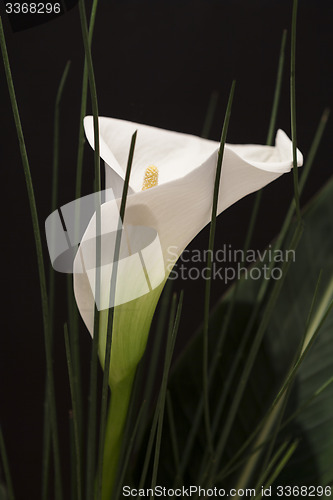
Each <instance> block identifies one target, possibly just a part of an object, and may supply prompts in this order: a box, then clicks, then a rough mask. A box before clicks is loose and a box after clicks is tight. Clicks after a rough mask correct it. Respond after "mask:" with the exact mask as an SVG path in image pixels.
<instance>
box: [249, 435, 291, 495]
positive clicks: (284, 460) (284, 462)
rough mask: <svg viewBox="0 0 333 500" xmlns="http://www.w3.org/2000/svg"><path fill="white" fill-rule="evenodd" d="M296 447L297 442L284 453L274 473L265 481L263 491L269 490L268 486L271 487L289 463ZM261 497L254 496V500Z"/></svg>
mask: <svg viewBox="0 0 333 500" xmlns="http://www.w3.org/2000/svg"><path fill="white" fill-rule="evenodd" d="M297 446H298V441H294V442H293V443H292V444H291V445H290V446H289V448H288V450H287V452H286V453H285V455H284V456H283V458H282V459H281V460H280V462H279V463H278V465H277V467H276V469H275V471H274V472H273V474H272V475H271V476H270V477H269V479H268V480H267V483H265V485H264V486H263V488H264V489H267V488H269V486H271V485H272V484H273V483H274V481H275V479H276V478H277V477H278V476H279V474H280V472H281V471H282V470H283V469H284V467H285V466H286V465H287V463H288V462H289V460H290V458H291V456H292V455H293V453H294V452H295V450H296V448H297ZM261 497H262V494H261V493H259V494H258V495H256V497H255V499H259V498H261Z"/></svg>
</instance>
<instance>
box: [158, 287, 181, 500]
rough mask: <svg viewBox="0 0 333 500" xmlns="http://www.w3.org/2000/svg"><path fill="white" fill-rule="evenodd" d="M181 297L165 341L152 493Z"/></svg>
mask: <svg viewBox="0 0 333 500" xmlns="http://www.w3.org/2000/svg"><path fill="white" fill-rule="evenodd" d="M183 295H184V294H183V291H181V293H180V296H179V301H178V307H177V312H176V317H175V321H174V323H173V324H172V323H171V325H172V328H170V331H169V335H168V340H167V347H166V356H165V365H164V370H163V377H162V385H161V391H160V398H159V408H158V414H159V416H158V426H157V434H156V445H155V455H154V462H153V473H152V480H151V488H152V490H153V492H155V488H156V483H157V473H158V465H159V458H160V450H161V440H162V430H163V419H164V408H165V399H166V391H167V383H168V375H169V371H170V365H171V360H172V355H173V351H174V347H175V343H176V337H177V333H178V328H179V323H180V316H181V312H182V305H183ZM151 497H152V498H153V499H154V498H155V493H153V495H152V496H151Z"/></svg>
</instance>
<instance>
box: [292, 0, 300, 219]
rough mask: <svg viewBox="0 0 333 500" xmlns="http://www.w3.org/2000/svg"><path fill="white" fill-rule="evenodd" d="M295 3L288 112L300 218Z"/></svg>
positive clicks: (295, 5) (295, 192)
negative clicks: (289, 114)
mask: <svg viewBox="0 0 333 500" xmlns="http://www.w3.org/2000/svg"><path fill="white" fill-rule="evenodd" d="M297 4H298V0H294V1H293V16H292V23H291V59H290V113H291V138H292V147H293V179H294V196H295V206H296V215H297V219H298V220H301V210H300V203H299V186H298V167H297V134H296V83H295V73H296V24H297Z"/></svg>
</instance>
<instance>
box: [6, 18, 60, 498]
mask: <svg viewBox="0 0 333 500" xmlns="http://www.w3.org/2000/svg"><path fill="white" fill-rule="evenodd" d="M0 44H1V51H2V57H3V61H4V67H5V73H6V79H7V85H8V90H9V95H10V100H11V105H12V110H13V116H14V121H15V126H16V133H17V137H18V140H19V145H20V152H21V158H22V163H23V171H24V176H25V180H26V186H27V192H28V199H29V205H30V212H31V218H32V225H33V233H34V239H35V246H36V253H37V262H38V273H39V282H40V290H41V302H42V314H43V327H44V340H45V354H46V371H47V384H48V389H49V405H50V420H51V428H52V437H53V451H54V464H55V489H56V500H61V498H62V480H61V465H60V451H59V439H58V429H57V417H56V403H55V390H54V377H53V367H52V341H51V336H50V328H49V309H48V297H47V287H46V278H45V267H44V259H43V250H42V242H41V236H40V229H39V222H38V213H37V208H36V202H35V195H34V189H33V184H32V178H31V173H30V166H29V160H28V155H27V150H26V147H25V141H24V135H23V130H22V125H21V120H20V114H19V110H18V106H17V101H16V96H15V89H14V84H13V79H12V74H11V70H10V64H9V59H8V53H7V47H6V41H5V35H4V31H3V26H2V20H1V18H0Z"/></svg>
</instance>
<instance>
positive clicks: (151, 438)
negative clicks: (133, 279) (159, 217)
mask: <svg viewBox="0 0 333 500" xmlns="http://www.w3.org/2000/svg"><path fill="white" fill-rule="evenodd" d="M175 318H176V294H175V293H174V294H173V296H172V301H171V307H170V314H169V326H168V340H169V337H170V335H171V332H172V325H173V324H174V323H175ZM168 340H167V341H168ZM166 356H167V355H165V358H164V359H165V362H164V370H163V375H162V380H163V377H164V372H165V369H166ZM161 397H162V396H161V391H159V394H158V399H157V403H156V408H155V412H154V417H153V421H152V424H151V427H150V433H149V439H148V443H147V448H146V454H145V459H144V462H143V467H142V472H141V477H140V481H139V489H140V488H143V486H144V484H145V481H146V477H147V473H148V467H149V462H150V458H151V453H152V449H153V444H154V439H155V433H156V429H157V424H158V418H159V408H160V400H161Z"/></svg>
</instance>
